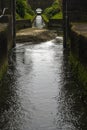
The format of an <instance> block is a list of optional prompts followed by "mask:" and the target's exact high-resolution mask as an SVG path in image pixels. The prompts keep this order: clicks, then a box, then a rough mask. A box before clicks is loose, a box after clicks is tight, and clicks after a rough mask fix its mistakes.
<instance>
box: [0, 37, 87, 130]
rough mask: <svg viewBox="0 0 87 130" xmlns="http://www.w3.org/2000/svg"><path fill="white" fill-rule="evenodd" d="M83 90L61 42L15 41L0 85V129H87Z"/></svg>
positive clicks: (86, 112)
mask: <svg viewBox="0 0 87 130" xmlns="http://www.w3.org/2000/svg"><path fill="white" fill-rule="evenodd" d="M34 43H35V42H34ZM82 91H83V90H82V89H81V88H80V87H79V86H78V84H77V81H76V80H74V78H73V74H72V72H71V69H70V66H69V64H68V54H66V52H64V50H63V43H62V42H59V41H56V40H55V39H53V40H51V41H47V42H41V43H37V44H33V43H29V42H28V43H23V44H18V43H17V44H16V47H15V48H13V49H12V51H11V54H10V56H9V68H8V71H7V75H6V76H5V77H4V79H3V81H2V84H0V130H87V106H86V105H85V104H84V102H83V98H82Z"/></svg>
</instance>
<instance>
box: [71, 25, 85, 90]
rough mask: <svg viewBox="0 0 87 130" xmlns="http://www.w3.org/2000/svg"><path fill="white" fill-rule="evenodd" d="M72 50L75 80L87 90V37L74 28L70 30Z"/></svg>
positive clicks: (72, 66)
mask: <svg viewBox="0 0 87 130" xmlns="http://www.w3.org/2000/svg"><path fill="white" fill-rule="evenodd" d="M70 49H71V50H70V57H69V61H70V64H71V68H72V71H73V74H74V78H75V79H76V80H77V81H78V84H79V85H81V86H83V87H84V88H85V89H86V90H87V37H86V36H85V35H83V34H81V33H79V32H77V31H76V30H75V29H74V28H73V26H72V27H71V30H70Z"/></svg>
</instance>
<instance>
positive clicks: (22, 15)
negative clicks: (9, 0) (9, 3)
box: [16, 0, 35, 20]
mask: <svg viewBox="0 0 87 130" xmlns="http://www.w3.org/2000/svg"><path fill="white" fill-rule="evenodd" d="M34 16H35V13H34V11H33V10H32V9H31V7H30V5H29V4H27V0H17V1H16V19H30V20H32V19H33V18H34Z"/></svg>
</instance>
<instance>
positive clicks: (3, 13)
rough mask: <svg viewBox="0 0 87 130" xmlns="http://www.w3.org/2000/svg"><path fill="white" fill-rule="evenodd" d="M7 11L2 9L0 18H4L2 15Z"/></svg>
mask: <svg viewBox="0 0 87 130" xmlns="http://www.w3.org/2000/svg"><path fill="white" fill-rule="evenodd" d="M7 9H8V8H4V9H3V11H2V14H1V15H0V18H2V17H3V16H4V14H5V12H6V10H7Z"/></svg>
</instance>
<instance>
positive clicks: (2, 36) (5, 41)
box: [0, 0, 15, 79]
mask: <svg viewBox="0 0 87 130" xmlns="http://www.w3.org/2000/svg"><path fill="white" fill-rule="evenodd" d="M3 8H8V10H7V11H6V12H5V14H4V16H3V17H2V18H0V79H1V78H2V77H3V74H4V73H5V72H6V70H7V66H8V51H9V50H10V49H11V48H12V47H13V46H14V43H15V0H0V12H2V10H3Z"/></svg>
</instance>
